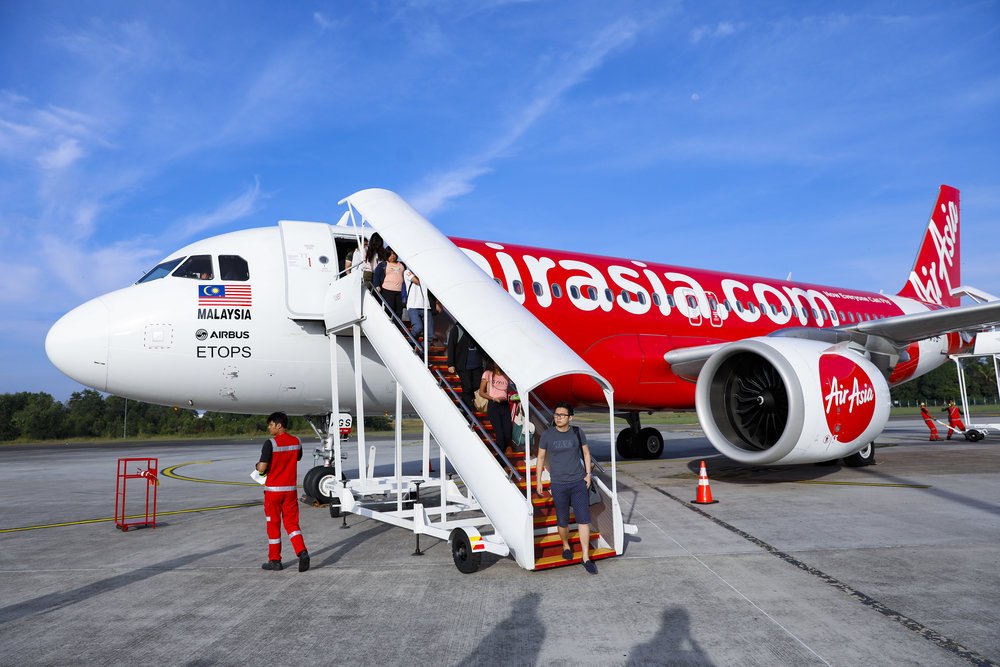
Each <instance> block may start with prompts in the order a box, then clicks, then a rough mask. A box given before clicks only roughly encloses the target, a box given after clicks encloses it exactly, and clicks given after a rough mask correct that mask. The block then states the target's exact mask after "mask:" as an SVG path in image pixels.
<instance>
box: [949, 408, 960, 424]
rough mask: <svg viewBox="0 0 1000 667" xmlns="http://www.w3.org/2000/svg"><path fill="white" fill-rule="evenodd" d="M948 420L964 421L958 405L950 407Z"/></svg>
mask: <svg viewBox="0 0 1000 667" xmlns="http://www.w3.org/2000/svg"><path fill="white" fill-rule="evenodd" d="M948 419H950V420H951V421H952V422H957V421H961V420H962V412H961V410H959V409H958V406H957V405H952V406H949V407H948Z"/></svg>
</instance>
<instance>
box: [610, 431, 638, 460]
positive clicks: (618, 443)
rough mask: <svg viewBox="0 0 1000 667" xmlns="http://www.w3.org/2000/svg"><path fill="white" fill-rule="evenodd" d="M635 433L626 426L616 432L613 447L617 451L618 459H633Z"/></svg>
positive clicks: (634, 455) (634, 453)
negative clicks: (619, 431)
mask: <svg viewBox="0 0 1000 667" xmlns="http://www.w3.org/2000/svg"><path fill="white" fill-rule="evenodd" d="M635 441H636V439H635V434H634V433H632V429H631V428H626V429H625V430H624V431H622V432H621V433H619V434H618V437H617V438H616V439H615V449H616V450H617V451H618V458H620V459H634V458H635V457H636V456H637V454H636V451H635Z"/></svg>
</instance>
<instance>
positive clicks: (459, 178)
mask: <svg viewBox="0 0 1000 667" xmlns="http://www.w3.org/2000/svg"><path fill="white" fill-rule="evenodd" d="M491 171H493V170H492V169H490V168H489V167H485V166H475V165H469V166H466V167H459V168H458V169H453V170H452V171H449V172H448V173H445V174H440V175H438V176H435V177H434V178H433V179H432V180H431V182H430V183H429V184H428V185H427V187H425V188H422V189H421V190H420V191H419V192H417V193H416V194H414V195H412V196H410V197H408V200H409V201H410V203H411V205H412V206H413V208H415V209H417V210H418V211H420V212H421V213H422V214H424V215H432V214H433V213H434V212H436V211H440V210H441V209H442V208H444V206H445V204H447V203H448V202H449V201H451V200H452V199H455V198H457V197H461V196H462V195H465V194H468V193H470V192H472V189H473V181H475V180H476V179H477V178H479V177H480V176H482V175H484V174H488V173H489V172H491Z"/></svg>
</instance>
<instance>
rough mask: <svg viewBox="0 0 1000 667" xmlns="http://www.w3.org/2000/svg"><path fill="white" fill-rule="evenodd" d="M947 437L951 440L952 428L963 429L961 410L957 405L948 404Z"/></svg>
mask: <svg viewBox="0 0 1000 667" xmlns="http://www.w3.org/2000/svg"><path fill="white" fill-rule="evenodd" d="M948 426H950V427H951V428H949V429H948V439H949V440H951V434H952V433H954V429H960V430H962V431H964V430H965V424H963V423H962V411H961V410H959V409H958V406H957V405H949V406H948Z"/></svg>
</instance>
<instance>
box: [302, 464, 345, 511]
mask: <svg viewBox="0 0 1000 667" xmlns="http://www.w3.org/2000/svg"><path fill="white" fill-rule="evenodd" d="M336 481H337V473H336V471H335V470H334V468H332V467H331V466H316V467H315V468H312V469H311V470H310V471H309V472H307V473H306V476H305V477H304V478H303V479H302V488H303V489H304V490H305V492H306V494H308V495H310V496H312V497H313V498H315V499H316V500H318V501H320V502H321V503H323V504H324V505H325V504H327V503H329V504H330V513H331V515H332V514H333V504H334V503H336V504H337V507H338V514H339V508H340V498H338V497H337V496H335V495H333V483H334V482H336Z"/></svg>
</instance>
